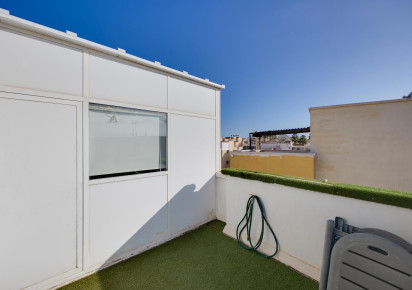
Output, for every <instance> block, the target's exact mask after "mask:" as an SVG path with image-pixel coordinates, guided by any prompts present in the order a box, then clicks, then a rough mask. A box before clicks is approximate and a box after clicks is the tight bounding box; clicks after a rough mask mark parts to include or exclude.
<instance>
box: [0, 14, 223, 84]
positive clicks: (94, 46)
mask: <svg viewBox="0 0 412 290" xmlns="http://www.w3.org/2000/svg"><path fill="white" fill-rule="evenodd" d="M0 24H5V25H8V26H11V27H16V28H19V29H23V30H26V31H30V32H34V33H38V34H41V35H44V36H48V37H51V38H55V39H58V40H61V41H65V42H68V43H72V44H74V45H78V46H81V47H84V48H87V49H91V50H95V51H99V52H101V53H104V54H107V55H110V56H113V57H117V58H120V59H124V60H127V61H130V62H134V63H137V64H140V65H143V66H146V67H150V68H153V69H155V70H159V71H163V72H166V73H169V74H171V75H175V76H178V77H181V78H184V79H187V80H191V81H194V82H197V83H201V84H204V85H206V86H208V87H213V88H216V89H220V90H222V89H224V88H225V85H220V84H217V83H213V82H210V81H206V80H204V79H201V78H198V77H195V76H192V75H189V74H188V73H187V72H180V71H178V70H175V69H172V68H169V67H166V66H163V65H161V64H160V63H154V62H151V61H148V60H145V59H143V58H140V57H137V56H134V55H131V54H128V53H126V51H124V52H123V51H121V50H117V49H113V48H110V47H107V46H104V45H101V44H98V43H95V42H92V41H89V40H86V39H83V38H80V37H77V34H76V33H74V32H70V31H67V32H66V33H64V32H61V31H58V30H55V29H52V28H49V27H46V26H43V25H40V24H36V23H34V22H31V21H28V20H24V19H22V18H19V17H15V16H12V15H9V11H8V10H5V9H2V8H0ZM119 52H120V53H119Z"/></svg>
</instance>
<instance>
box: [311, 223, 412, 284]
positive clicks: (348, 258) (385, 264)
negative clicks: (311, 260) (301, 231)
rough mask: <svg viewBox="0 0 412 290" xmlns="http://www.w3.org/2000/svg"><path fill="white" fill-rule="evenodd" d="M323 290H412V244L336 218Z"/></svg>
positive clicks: (324, 265)
mask: <svg viewBox="0 0 412 290" xmlns="http://www.w3.org/2000/svg"><path fill="white" fill-rule="evenodd" d="M319 289H320V290H326V289H328V290H335V289H344V290H346V289H407V290H410V289H412V245H411V244H409V243H408V242H406V241H405V240H403V239H402V238H400V237H398V236H396V235H394V234H392V233H389V232H387V231H383V230H379V229H370V228H364V229H362V228H357V227H354V226H351V225H347V224H346V223H345V220H344V219H342V218H340V217H336V218H335V221H332V220H329V221H328V222H327V225H326V234H325V246H324V252H323V261H322V270H321V278H320V282H319Z"/></svg>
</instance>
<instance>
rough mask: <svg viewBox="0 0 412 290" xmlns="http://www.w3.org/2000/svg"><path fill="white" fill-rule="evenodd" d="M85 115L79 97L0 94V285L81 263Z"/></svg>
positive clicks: (18, 284)
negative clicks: (62, 98) (72, 99)
mask: <svg viewBox="0 0 412 290" xmlns="http://www.w3.org/2000/svg"><path fill="white" fill-rule="evenodd" d="M81 112H82V111H81V104H80V103H76V102H68V101H52V100H50V99H49V100H47V99H45V98H37V97H28V96H23V95H17V94H6V93H0V228H1V231H2V235H1V239H0V257H1V259H0V273H1V278H0V289H18V288H22V287H26V286H29V285H33V284H35V283H37V282H40V281H42V280H45V279H48V278H51V277H53V276H56V275H58V274H61V273H63V272H67V271H70V270H73V269H76V268H77V267H78V264H79V262H80V261H79V258H78V257H81V256H80V255H79V253H78V250H77V248H78V242H77V240H78V238H79V235H78V233H79V231H78V226H77V221H78V218H77V216H78V212H77V209H78V206H77V203H78V200H81V199H80V197H81V195H80V194H81V187H80V186H79V182H80V179H79V176H81V175H79V173H80V172H79V171H81V170H79V169H78V164H81V162H80V161H79V156H81V148H80V147H81V146H79V144H81V143H79V141H80V142H81V140H79V138H81V135H79V134H78V133H81V130H80V132H79V128H81V127H79V125H80V124H81ZM79 136H80V137H79Z"/></svg>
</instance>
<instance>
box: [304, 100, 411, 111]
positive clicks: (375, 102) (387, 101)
mask: <svg viewBox="0 0 412 290" xmlns="http://www.w3.org/2000/svg"><path fill="white" fill-rule="evenodd" d="M410 101H412V99H392V100H381V101H372V102H363V103H349V104H340V105H330V106H320V107H310V108H309V111H311V110H320V109H333V108H344V107H353V106H367V105H379V104H387V103H398V102H410Z"/></svg>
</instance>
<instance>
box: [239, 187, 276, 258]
mask: <svg viewBox="0 0 412 290" xmlns="http://www.w3.org/2000/svg"><path fill="white" fill-rule="evenodd" d="M255 201H256V202H257V204H258V205H259V209H260V213H261V217H262V229H261V230H260V237H259V240H258V241H257V243H256V244H255V245H253V243H252V239H251V237H250V232H251V230H252V215H253V205H254V203H255ZM243 221H246V222H245V224H244V225H243V227H242V228H241V229H240V231H239V228H240V226H241V225H242V223H243ZM265 223H266V224H267V226H268V228H269V230H270V232H271V233H272V235H273V237H274V238H275V247H276V251H275V252H274V253H273V254H272V255H265V254H263V253H260V252H259V251H258V248H259V247H260V245H261V244H262V241H263V234H264V230H265ZM245 229H246V232H247V239H248V240H249V244H250V247H249V246H248V245H246V244H245V243H243V242H242V240H241V236H242V232H243V231H244V230H245ZM236 239H237V241H238V242H239V244H240V245H241V246H242V247H243V248H244V249H246V250H250V251H254V252H256V253H258V254H259V255H260V256H262V257H266V258H272V257H274V256H275V255H276V254H277V253H278V251H279V242H278V239H277V238H276V235H275V232H274V231H273V229H272V227H271V226H270V225H269V223H268V221H267V219H266V216H265V212H264V208H263V204H262V201H261V200H260V198H259V197H258V196H256V195H252V196H251V197H250V198H249V199H248V201H247V205H246V213H245V215H244V216H243V218H242V220H241V221H240V223H239V225H238V226H237V229H236Z"/></svg>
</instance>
